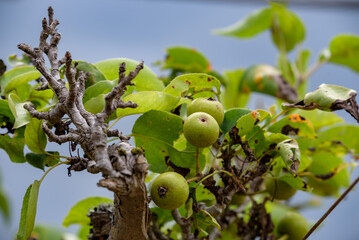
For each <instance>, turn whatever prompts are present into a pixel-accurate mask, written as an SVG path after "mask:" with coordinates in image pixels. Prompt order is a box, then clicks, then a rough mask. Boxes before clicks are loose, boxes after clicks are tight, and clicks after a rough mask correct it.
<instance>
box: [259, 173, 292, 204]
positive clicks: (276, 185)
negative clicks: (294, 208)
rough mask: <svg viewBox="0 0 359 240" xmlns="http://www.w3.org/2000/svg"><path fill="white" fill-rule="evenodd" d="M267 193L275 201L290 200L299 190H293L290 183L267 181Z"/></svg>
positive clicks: (270, 179)
mask: <svg viewBox="0 0 359 240" xmlns="http://www.w3.org/2000/svg"><path fill="white" fill-rule="evenodd" d="M264 182H265V185H266V191H267V192H268V193H269V194H270V195H271V196H272V197H273V198H275V199H278V200H288V199H289V198H291V197H292V196H293V195H294V194H295V193H296V192H297V190H296V189H295V188H292V187H291V186H290V185H289V184H288V183H286V182H284V181H283V180H280V179H277V178H266V179H265V181H264Z"/></svg>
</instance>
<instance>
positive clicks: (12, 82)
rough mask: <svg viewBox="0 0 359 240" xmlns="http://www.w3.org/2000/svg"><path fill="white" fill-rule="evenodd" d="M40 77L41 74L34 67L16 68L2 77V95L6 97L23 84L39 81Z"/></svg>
mask: <svg viewBox="0 0 359 240" xmlns="http://www.w3.org/2000/svg"><path fill="white" fill-rule="evenodd" d="M40 76H41V73H40V72H39V71H37V70H36V68H34V67H31V66H19V67H15V68H13V69H11V70H9V71H7V72H5V73H4V75H2V76H1V77H0V85H1V95H4V93H5V92H9V91H10V90H11V89H14V88H16V87H17V86H19V85H21V84H23V83H26V82H28V81H31V80H34V79H37V78H39V77H40ZM8 85H9V86H8Z"/></svg>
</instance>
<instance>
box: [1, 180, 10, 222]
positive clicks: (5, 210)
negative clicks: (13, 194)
mask: <svg viewBox="0 0 359 240" xmlns="http://www.w3.org/2000/svg"><path fill="white" fill-rule="evenodd" d="M0 210H1V212H2V215H3V217H4V218H3V219H4V220H5V221H7V222H8V221H9V220H10V206H9V201H8V199H7V196H6V194H5V192H4V191H3V189H2V187H1V185H0Z"/></svg>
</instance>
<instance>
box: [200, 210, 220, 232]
mask: <svg viewBox="0 0 359 240" xmlns="http://www.w3.org/2000/svg"><path fill="white" fill-rule="evenodd" d="M193 218H194V222H195V226H196V228H199V229H200V230H201V231H205V230H206V229H208V227H210V226H215V227H216V228H217V229H218V230H221V226H220V225H219V224H218V222H217V220H216V219H215V218H214V217H213V216H212V215H211V214H210V213H209V212H207V211H206V210H203V209H200V211H199V212H198V213H195V214H193Z"/></svg>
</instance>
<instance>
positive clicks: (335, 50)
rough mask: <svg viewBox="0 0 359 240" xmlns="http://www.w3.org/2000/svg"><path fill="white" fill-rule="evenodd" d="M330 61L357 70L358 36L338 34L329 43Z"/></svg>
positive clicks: (358, 63)
mask: <svg viewBox="0 0 359 240" xmlns="http://www.w3.org/2000/svg"><path fill="white" fill-rule="evenodd" d="M329 51H330V58H329V61H330V62H332V63H336V64H340V65H344V66H347V67H349V68H351V69H352V70H354V71H356V72H359V37H358V36H355V35H344V34H343V35H338V36H336V37H334V38H333V39H332V41H331V42H330V45H329Z"/></svg>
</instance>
